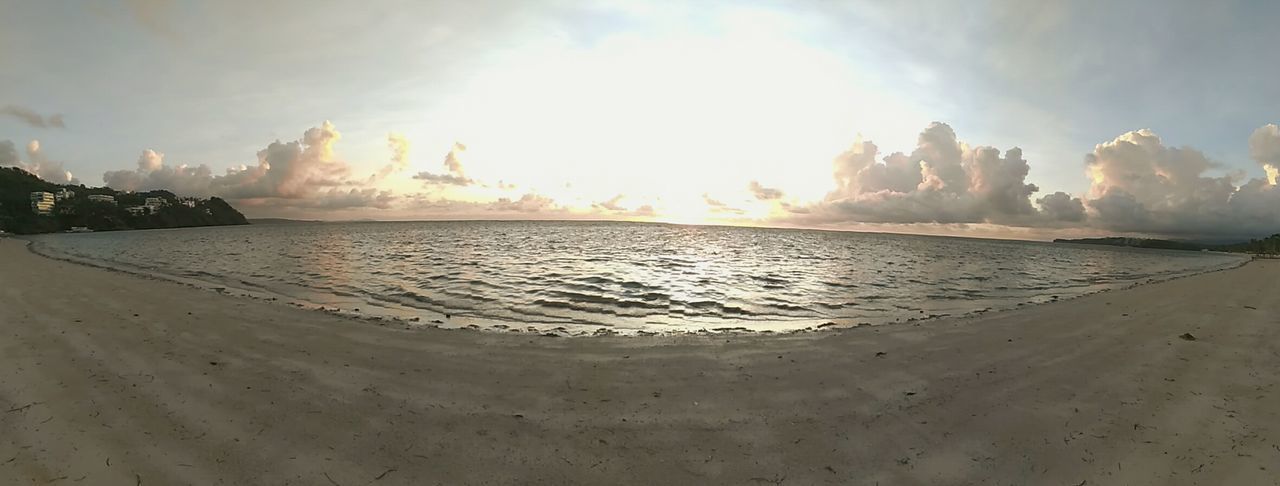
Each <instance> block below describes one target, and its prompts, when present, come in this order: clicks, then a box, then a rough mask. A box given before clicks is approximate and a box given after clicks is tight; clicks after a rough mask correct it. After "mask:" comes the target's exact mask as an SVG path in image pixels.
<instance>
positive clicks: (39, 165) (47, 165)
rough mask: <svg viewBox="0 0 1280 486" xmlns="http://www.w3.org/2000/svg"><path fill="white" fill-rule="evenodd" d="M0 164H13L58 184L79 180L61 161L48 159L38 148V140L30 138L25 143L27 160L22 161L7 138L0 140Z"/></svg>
mask: <svg viewBox="0 0 1280 486" xmlns="http://www.w3.org/2000/svg"><path fill="white" fill-rule="evenodd" d="M0 166H14V167H18V168H20V169H22V170H25V171H27V172H30V173H32V174H34V175H35V176H36V177H39V178H41V179H44V180H46V181H49V182H54V183H58V184H79V183H80V180H79V179H76V178H75V176H73V175H72V174H71V171H69V170H67V169H66V167H65V166H63V164H62V162H57V161H53V160H49V158H48V157H46V156H45V155H44V152H43V151H41V150H40V141H39V140H32V141H30V142H28V143H27V161H26V162H23V161H22V158H21V157H19V156H18V149H17V148H16V147H15V146H14V144H13V142H11V141H9V140H0Z"/></svg>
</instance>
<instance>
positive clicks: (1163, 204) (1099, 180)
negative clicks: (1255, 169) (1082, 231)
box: [1085, 125, 1280, 237]
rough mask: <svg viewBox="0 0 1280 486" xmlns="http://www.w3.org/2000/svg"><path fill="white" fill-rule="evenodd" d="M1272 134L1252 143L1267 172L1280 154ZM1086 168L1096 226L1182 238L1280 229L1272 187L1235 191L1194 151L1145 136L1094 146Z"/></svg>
mask: <svg viewBox="0 0 1280 486" xmlns="http://www.w3.org/2000/svg"><path fill="white" fill-rule="evenodd" d="M1276 132H1277V130H1276V129H1275V128H1274V125H1268V126H1264V127H1262V128H1259V129H1258V130H1257V131H1255V132H1254V133H1253V136H1251V137H1250V139H1249V144H1250V154H1251V155H1252V156H1253V157H1254V158H1255V160H1257V161H1258V162H1259V163H1261V164H1263V166H1264V168H1265V167H1272V168H1273V169H1272V170H1274V162H1275V161H1276V155H1277V154H1278V153H1280V150H1277V140H1276V139H1277V133H1276ZM1085 164H1086V173H1087V175H1088V176H1089V178H1090V182H1091V184H1090V188H1089V197H1088V198H1087V199H1086V201H1085V204H1086V206H1088V208H1089V209H1090V210H1091V212H1092V218H1091V221H1092V223H1093V224H1094V225H1095V226H1097V227H1100V228H1104V229H1108V230H1117V231H1130V232H1144V233H1159V234H1165V235H1178V236H1187V237H1246V236H1257V235H1261V234H1270V233H1274V232H1275V231H1277V230H1278V229H1280V191H1278V190H1277V189H1276V185H1275V184H1274V183H1273V181H1270V180H1263V179H1253V180H1250V181H1247V182H1245V183H1244V184H1242V185H1240V186H1236V184H1235V181H1234V178H1233V177H1232V176H1230V175H1224V176H1218V177H1213V176H1209V175H1206V173H1208V172H1209V171H1211V170H1214V169H1218V168H1220V164H1218V163H1216V162H1214V161H1212V160H1210V159H1209V158H1208V157H1207V156H1205V154H1204V153H1202V152H1200V151H1199V150H1196V149H1194V148H1190V147H1170V146H1166V145H1165V144H1164V142H1163V141H1162V140H1161V139H1160V137H1159V136H1157V135H1156V134H1155V133H1153V132H1152V131H1150V130H1145V129H1144V130H1137V131H1132V132H1129V133H1125V134H1123V135H1120V136H1119V137H1116V138H1115V139H1114V140H1111V141H1109V142H1105V143H1101V144H1098V145H1097V146H1096V147H1095V148H1094V150H1093V152H1092V153H1090V154H1089V155H1088V156H1086V158H1085ZM1268 173H1269V174H1270V173H1271V171H1268Z"/></svg>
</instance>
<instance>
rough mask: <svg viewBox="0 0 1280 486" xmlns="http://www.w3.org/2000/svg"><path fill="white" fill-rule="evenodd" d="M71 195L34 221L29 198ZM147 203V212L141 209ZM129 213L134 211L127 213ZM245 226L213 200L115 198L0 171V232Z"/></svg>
mask: <svg viewBox="0 0 1280 486" xmlns="http://www.w3.org/2000/svg"><path fill="white" fill-rule="evenodd" d="M64 189H65V190H68V191H71V192H73V193H74V195H72V196H70V197H66V198H64V199H61V200H58V201H57V202H56V203H55V205H54V207H53V208H52V214H49V215H38V214H36V213H35V212H34V211H33V210H32V207H31V193H32V192H40V191H43V192H49V193H57V192H58V191H60V190H64ZM90 195H99V196H111V197H114V198H115V202H114V203H112V202H99V201H91V200H90V198H89V196H90ZM148 198H157V199H158V201H156V200H153V204H152V205H151V206H150V207H144V208H138V207H139V206H144V204H145V203H146V201H147V199H148ZM129 208H134V209H133V210H132V212H131V210H130V209H129ZM233 224H249V223H248V221H247V220H246V219H245V217H244V215H243V214H240V212H239V211H236V209H235V208H233V207H231V205H230V204H227V202H226V201H223V200H222V199H219V198H216V197H214V198H209V199H194V198H180V197H178V196H177V195H175V194H173V193H171V192H169V191H148V192H119V191H116V190H113V189H111V188H107V187H86V186H84V185H78V186H73V185H62V184H54V183H51V182H48V181H45V180H42V179H40V178H38V177H36V176H34V175H32V174H30V173H28V172H26V171H24V170H22V169H19V168H16V167H0V230H4V231H8V232H12V233H17V234H32V233H52V232H57V231H64V230H68V229H70V228H72V227H77V226H83V227H87V228H89V229H92V230H94V231H112V230H127V229H154V228H181V227H190V226H221V225H233Z"/></svg>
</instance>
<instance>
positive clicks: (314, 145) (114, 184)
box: [103, 121, 408, 208]
mask: <svg viewBox="0 0 1280 486" xmlns="http://www.w3.org/2000/svg"><path fill="white" fill-rule="evenodd" d="M341 138H342V136H341V134H340V133H339V132H338V130H337V129H336V128H335V127H334V126H333V124H332V123H330V122H328V121H326V122H324V123H323V124H322V125H321V126H319V127H313V128H310V129H308V130H307V131H306V132H304V133H303V135H302V139H301V140H296V141H290V142H280V141H275V142H272V143H271V144H269V145H267V147H266V148H264V149H262V150H260V151H258V154H257V156H258V162H257V164H256V165H252V166H247V165H241V166H239V167H235V168H231V169H228V170H227V171H226V173H224V174H222V175H215V174H213V172H212V170H210V169H209V167H208V166H205V165H199V166H195V167H190V166H187V165H178V166H169V165H166V164H165V163H164V154H162V153H160V152H157V151H155V150H150V149H148V150H145V151H143V152H142V155H141V156H139V158H138V163H137V165H138V168H137V169H134V170H120V171H108V172H106V173H105V174H103V181H104V182H105V183H106V184H107V186H109V187H111V188H113V189H117V190H123V191H144V190H155V189H165V190H169V191H172V192H174V193H176V194H180V195H192V196H202V197H207V196H219V197H222V198H225V199H229V200H232V201H237V202H238V203H240V204H244V205H247V206H257V207H272V206H275V207H300V208H353V207H368V208H385V207H389V206H390V205H391V202H392V201H393V200H394V196H393V195H392V194H391V193H390V192H388V191H381V190H377V189H374V188H370V187H365V186H366V182H367V181H361V180H356V179H353V178H352V177H351V168H350V166H348V165H347V164H346V163H345V162H342V161H340V160H338V159H337V158H336V156H335V154H334V145H335V144H336V143H337V142H338V140H340V139H341ZM393 140H394V138H393ZM393 143H394V142H393ZM407 149H408V148H407V144H406V145H405V146H404V150H405V151H406V152H405V153H407ZM402 155H404V154H402V153H397V154H396V157H400V156H402ZM394 160H395V159H394V158H393V161H394Z"/></svg>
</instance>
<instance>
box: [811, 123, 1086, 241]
mask: <svg viewBox="0 0 1280 486" xmlns="http://www.w3.org/2000/svg"><path fill="white" fill-rule="evenodd" d="M878 155H879V148H878V147H877V146H876V145H875V144H874V143H872V142H870V141H858V142H856V143H855V144H854V145H853V147H851V148H850V149H849V150H847V151H845V152H844V153H842V154H840V155H839V156H837V157H836V158H835V159H834V161H833V163H832V166H833V177H834V179H835V184H836V189H835V190H834V191H832V192H831V193H830V194H828V195H827V197H826V198H825V199H824V200H823V201H821V202H819V203H817V204H815V205H813V206H812V207H807V208H804V207H788V208H787V209H788V211H789V212H790V213H793V214H798V215H799V216H792V217H793V218H798V219H800V220H803V221H808V222H811V223H822V224H831V223H848V222H862V223H996V224H1014V225H1029V224H1037V223H1038V222H1040V221H1043V220H1046V219H1058V218H1059V217H1061V214H1057V213H1055V214H1048V213H1045V212H1040V211H1037V210H1036V209H1035V207H1034V206H1033V205H1032V204H1031V200H1030V197H1031V195H1032V194H1034V193H1035V192H1037V191H1038V190H1039V188H1037V187H1036V186H1035V185H1034V184H1028V183H1026V178H1027V174H1028V172H1029V171H1030V165H1029V164H1028V163H1027V161H1026V160H1025V159H1023V158H1022V150H1020V149H1018V148H1016V147H1015V148H1012V149H1009V150H1008V151H1006V152H1005V154H1004V155H1003V156H1001V154H1000V151H999V150H997V149H995V148H993V147H985V146H980V147H971V146H969V145H968V144H966V143H963V142H961V141H959V140H958V139H957V138H956V134H955V132H954V131H953V130H952V129H951V127H950V126H948V125H946V124H945V123H936V122H935V123H933V124H931V125H930V126H929V127H928V128H926V129H925V130H924V131H923V132H921V133H920V135H919V137H917V142H916V147H915V149H914V150H912V152H911V153H910V154H909V155H908V154H904V153H901V152H896V153H893V154H890V155H888V156H886V157H884V159H883V160H882V161H877V160H876V159H877V156H878ZM1054 201H1055V202H1056V197H1055V198H1054ZM1063 204H1066V205H1070V204H1071V203H1070V197H1069V196H1068V201H1067V202H1065V203H1063ZM1060 206H1061V205H1059V206H1055V209H1058V208H1059V207H1060Z"/></svg>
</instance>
